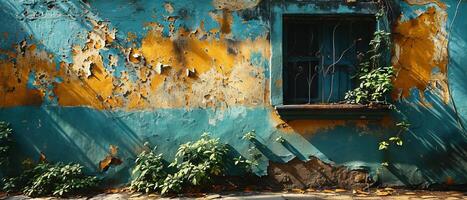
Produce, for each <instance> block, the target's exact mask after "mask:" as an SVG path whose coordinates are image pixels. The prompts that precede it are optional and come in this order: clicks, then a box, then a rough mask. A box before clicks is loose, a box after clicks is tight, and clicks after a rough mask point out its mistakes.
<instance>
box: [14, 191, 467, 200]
mask: <svg viewBox="0 0 467 200" xmlns="http://www.w3.org/2000/svg"><path fill="white" fill-rule="evenodd" d="M6 199H8V200H26V199H37V200H52V199H59V198H54V197H47V198H29V197H26V196H21V195H19V196H12V197H8V198H6ZM69 199H76V200H127V199H128V200H146V199H205V200H211V199H232V200H233V199H250V200H260V199H261V200H263V199H264V200H294V199H362V200H367V199H368V200H370V199H424V200H427V199H430V200H431V199H452V200H454V199H466V200H467V194H466V193H463V192H457V191H423V190H421V191H410V190H397V191H396V190H393V191H391V192H387V191H384V190H379V191H373V192H369V193H366V192H355V191H353V192H350V191H344V190H340V191H333V190H327V191H313V192H307V191H301V192H297V191H295V193H292V192H284V193H278V192H271V193H269V192H234V193H225V194H223V193H220V194H197V195H194V196H191V197H171V198H167V197H164V198H161V197H160V196H159V195H156V194H149V195H147V194H140V193H134V194H130V193H128V192H119V193H113V194H98V195H96V196H92V197H82V198H69Z"/></svg>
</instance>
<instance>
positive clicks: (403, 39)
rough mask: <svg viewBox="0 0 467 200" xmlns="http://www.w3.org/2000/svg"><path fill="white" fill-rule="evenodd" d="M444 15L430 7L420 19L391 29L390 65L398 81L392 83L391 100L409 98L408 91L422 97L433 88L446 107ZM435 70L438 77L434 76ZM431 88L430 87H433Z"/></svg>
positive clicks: (446, 59) (445, 17)
mask: <svg viewBox="0 0 467 200" xmlns="http://www.w3.org/2000/svg"><path fill="white" fill-rule="evenodd" d="M446 20H447V15H446V12H445V11H442V10H437V9H435V8H434V7H430V8H429V9H428V10H427V11H426V12H425V13H423V14H421V15H420V16H419V17H417V18H415V19H412V20H409V21H406V22H400V23H398V24H397V26H396V27H395V28H394V34H393V35H394V45H395V48H394V57H393V60H392V63H393V65H394V68H395V69H396V71H398V75H397V78H396V79H395V80H394V87H395V90H394V92H393V98H394V99H398V98H399V97H403V98H405V97H408V96H409V95H410V89H411V88H418V89H419V90H420V91H421V93H422V94H423V91H425V89H427V88H428V86H430V85H432V86H435V87H434V88H438V89H439V90H440V95H441V96H442V98H443V100H444V101H445V102H446V103H447V101H449V98H448V95H449V94H448V90H447V82H446V68H447V62H448V55H447V42H446V31H445V23H446ZM435 68H438V69H439V71H440V72H439V73H438V74H433V70H434V69H435ZM432 88H433V87H432Z"/></svg>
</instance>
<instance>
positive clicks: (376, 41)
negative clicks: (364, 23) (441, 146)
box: [345, 9, 410, 166]
mask: <svg viewBox="0 0 467 200" xmlns="http://www.w3.org/2000/svg"><path fill="white" fill-rule="evenodd" d="M375 16H376V20H377V21H378V20H380V19H381V18H382V17H384V16H386V14H385V11H384V9H381V10H380V11H379V12H378V13H377V14H376V15H375ZM390 36H391V34H390V33H388V32H386V31H385V30H377V31H375V32H374V34H373V39H372V40H371V41H370V43H369V46H370V47H369V50H368V51H367V53H366V54H365V56H364V59H363V61H362V62H360V65H359V71H358V72H357V74H356V76H355V78H356V79H357V81H358V83H359V85H358V87H357V88H355V89H353V90H351V91H348V92H347V93H346V95H345V99H346V102H347V103H352V104H367V105H373V104H384V105H387V106H388V107H389V108H391V109H392V110H393V111H395V112H396V113H398V114H399V115H401V114H402V112H401V111H400V110H399V109H398V108H397V106H396V105H395V104H392V103H391V102H390V101H388V99H387V97H388V96H389V93H390V92H391V91H392V89H393V84H392V81H393V80H394V79H395V78H396V77H395V73H394V68H393V66H391V65H389V64H388V58H387V55H388V52H390V51H391V45H392V44H391V38H390ZM395 126H396V127H397V133H396V134H395V135H393V136H390V137H388V138H386V139H384V140H382V141H380V142H379V146H378V149H379V150H381V151H383V150H388V149H389V147H390V146H391V145H395V146H402V145H403V143H404V142H403V140H402V135H403V133H405V132H408V131H409V127H410V124H409V123H408V122H407V121H405V120H402V121H400V122H398V123H396V124H395ZM382 165H383V166H387V165H388V162H387V161H383V162H382Z"/></svg>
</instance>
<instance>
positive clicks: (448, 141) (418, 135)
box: [307, 92, 467, 187]
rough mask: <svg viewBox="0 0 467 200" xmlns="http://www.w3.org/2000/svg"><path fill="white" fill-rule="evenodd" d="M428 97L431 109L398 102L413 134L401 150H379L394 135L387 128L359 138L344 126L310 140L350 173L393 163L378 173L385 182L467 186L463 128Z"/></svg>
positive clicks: (435, 99) (466, 137)
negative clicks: (365, 167) (363, 168)
mask: <svg viewBox="0 0 467 200" xmlns="http://www.w3.org/2000/svg"><path fill="white" fill-rule="evenodd" d="M413 95H417V94H416V92H414V94H413ZM413 95H412V96H413ZM425 96H426V101H428V102H429V105H430V106H427V105H426V103H425V106H421V103H420V102H419V100H418V99H413V98H412V99H407V100H403V101H402V102H398V103H397V104H398V106H399V108H400V109H401V110H402V111H403V113H404V114H405V115H406V117H407V118H408V121H409V123H410V124H411V128H410V130H411V131H410V132H409V133H405V134H404V135H403V136H402V137H403V140H404V145H403V146H402V147H397V146H395V145H393V146H392V147H391V148H390V149H389V150H388V151H378V143H379V141H381V140H383V139H387V138H389V137H391V136H393V135H394V134H395V133H393V132H391V130H390V129H382V128H372V129H371V128H370V129H368V130H366V131H362V132H360V133H359V132H358V131H357V132H353V131H349V127H342V126H340V127H336V128H335V129H333V130H330V131H327V132H324V133H319V134H315V135H313V136H309V137H307V139H308V140H309V141H310V143H311V144H312V145H314V146H315V147H316V148H317V149H318V150H319V151H320V152H321V153H323V154H324V155H325V156H326V157H328V158H329V159H330V160H331V161H334V162H336V163H337V164H344V165H347V166H350V167H351V168H356V167H357V168H358V166H359V165H363V166H365V165H372V167H373V169H376V168H379V167H380V166H379V164H380V163H381V162H383V161H388V162H389V164H390V165H389V167H388V168H387V169H388V170H383V171H381V169H380V170H378V173H380V174H379V175H381V177H382V179H381V180H380V181H382V183H385V182H386V183H392V184H393V183H397V182H399V183H403V184H405V185H418V186H422V187H423V186H429V185H430V184H433V183H446V184H463V183H465V182H466V181H467V169H466V168H465V166H467V156H466V155H467V142H466V141H467V135H466V134H465V132H462V131H461V130H460V129H459V126H458V124H457V121H456V119H455V113H454V112H453V111H452V109H451V108H450V107H449V106H447V105H446V104H444V102H443V101H442V100H441V99H440V98H439V97H438V96H436V95H433V94H430V93H429V92H426V93H425ZM381 173H382V174H381Z"/></svg>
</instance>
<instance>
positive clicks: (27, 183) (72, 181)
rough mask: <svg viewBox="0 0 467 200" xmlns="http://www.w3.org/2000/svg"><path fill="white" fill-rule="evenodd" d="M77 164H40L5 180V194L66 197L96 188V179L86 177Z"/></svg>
mask: <svg viewBox="0 0 467 200" xmlns="http://www.w3.org/2000/svg"><path fill="white" fill-rule="evenodd" d="M82 170H83V167H82V166H81V165H79V164H63V163H57V164H49V163H40V164H38V165H36V166H35V167H34V168H32V169H29V170H25V171H24V172H23V173H22V174H21V175H20V176H18V177H14V178H8V179H6V180H5V185H4V187H3V189H4V190H5V191H7V192H23V193H24V194H25V195H28V196H33V197H34V196H44V195H54V196H66V195H70V194H76V193H79V192H83V191H84V190H87V189H90V188H92V187H95V186H97V183H98V181H97V178H96V177H93V176H86V175H84V173H83V171H82Z"/></svg>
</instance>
